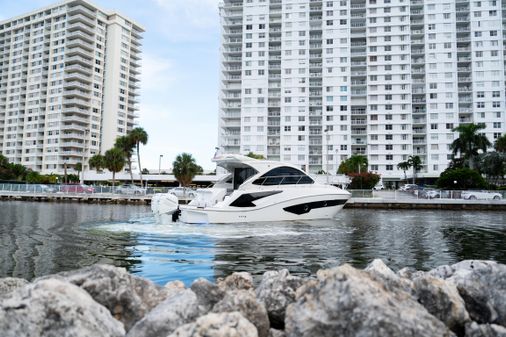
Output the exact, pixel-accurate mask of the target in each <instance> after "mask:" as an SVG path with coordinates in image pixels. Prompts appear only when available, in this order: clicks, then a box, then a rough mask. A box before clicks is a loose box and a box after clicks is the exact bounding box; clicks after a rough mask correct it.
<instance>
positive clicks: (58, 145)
mask: <svg viewBox="0 0 506 337" xmlns="http://www.w3.org/2000/svg"><path fill="white" fill-rule="evenodd" d="M143 31H144V30H143V28H142V27H141V26H139V25H138V24H136V23H134V22H133V21H131V20H129V19H127V18H125V17H124V16H122V15H120V14H118V13H116V12H109V11H104V10H101V9H99V8H97V7H96V6H94V5H92V4H91V3H89V2H88V1H85V0H67V1H64V2H61V3H57V4H55V5H52V6H49V7H46V8H42V9H39V10H36V11H33V12H31V13H27V14H24V15H20V16H18V17H15V18H12V19H9V20H5V21H1V22H0V153H1V154H3V155H4V156H6V157H7V158H8V159H9V160H10V161H11V162H14V163H19V164H22V165H24V166H26V167H28V168H30V169H33V170H35V171H38V172H43V173H51V172H54V173H61V172H63V170H64V167H67V168H68V169H69V170H71V169H72V168H73V167H74V165H75V164H77V163H84V168H85V169H87V168H88V165H87V159H88V158H89V157H91V156H93V155H94V154H97V153H100V152H102V153H103V152H104V151H106V150H108V149H109V148H111V147H112V146H113V145H114V142H115V139H116V138H117V137H118V136H120V135H124V134H126V133H127V131H129V130H131V129H132V128H133V127H134V125H135V118H136V117H137V106H136V103H137V99H138V96H139V92H138V89H139V87H138V83H139V73H140V63H139V61H140V53H141V42H140V41H141V39H142V36H141V35H142V32H143Z"/></svg>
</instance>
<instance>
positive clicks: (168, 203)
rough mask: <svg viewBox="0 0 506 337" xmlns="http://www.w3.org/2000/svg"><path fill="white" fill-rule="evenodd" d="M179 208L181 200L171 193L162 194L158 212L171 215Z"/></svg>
mask: <svg viewBox="0 0 506 337" xmlns="http://www.w3.org/2000/svg"><path fill="white" fill-rule="evenodd" d="M178 209H179V200H178V199H177V197H176V196H175V195H172V194H170V193H167V194H164V195H162V196H160V200H159V201H158V213H159V214H162V215H163V214H167V215H171V214H173V213H174V212H176V211H177V210H178Z"/></svg>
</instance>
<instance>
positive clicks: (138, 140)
mask: <svg viewBox="0 0 506 337" xmlns="http://www.w3.org/2000/svg"><path fill="white" fill-rule="evenodd" d="M129 136H130V137H131V138H132V141H133V143H134V144H135V147H136V149H137V162H138V163H139V176H140V178H141V186H144V185H143V182H142V167H141V155H140V153H139V147H140V146H139V145H140V144H142V145H146V144H147V143H148V133H147V132H146V131H145V130H144V129H143V128H139V127H138V128H135V129H133V130H132V131H130V133H129Z"/></svg>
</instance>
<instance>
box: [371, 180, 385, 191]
mask: <svg viewBox="0 0 506 337" xmlns="http://www.w3.org/2000/svg"><path fill="white" fill-rule="evenodd" d="M372 189H373V190H375V191H381V190H384V189H385V186H383V182H381V181H379V182H378V183H377V184H376V185H375V186H374V187H373V188H372Z"/></svg>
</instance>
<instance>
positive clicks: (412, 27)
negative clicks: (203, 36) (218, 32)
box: [219, 0, 506, 180]
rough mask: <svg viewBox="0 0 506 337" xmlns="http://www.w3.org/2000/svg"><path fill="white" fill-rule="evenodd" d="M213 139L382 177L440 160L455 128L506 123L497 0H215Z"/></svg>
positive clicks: (493, 130) (316, 167)
mask: <svg viewBox="0 0 506 337" xmlns="http://www.w3.org/2000/svg"><path fill="white" fill-rule="evenodd" d="M221 20H222V47H221V54H222V60H221V64H222V68H221V95H220V112H219V118H220V119H219V145H220V147H221V148H222V149H223V150H224V151H226V152H234V153H248V152H250V151H252V152H254V153H258V154H263V155H264V156H266V157H267V158H271V159H274V160H282V161H288V162H292V163H294V164H297V165H299V166H300V167H301V168H303V169H306V170H308V171H310V172H317V171H320V170H324V171H329V172H335V171H336V169H337V167H338V166H339V164H340V162H341V161H343V160H344V159H346V158H349V157H350V156H351V155H352V154H365V155H367V157H368V161H369V169H370V170H371V171H376V172H379V173H380V174H381V175H382V177H383V179H384V180H399V179H401V178H403V177H404V173H403V171H402V170H399V169H398V168H397V164H398V163H399V162H401V161H406V160H407V159H408V157H409V156H411V155H418V156H420V157H421V159H422V161H423V169H422V170H421V172H420V173H419V174H418V176H420V177H437V176H439V174H440V173H441V172H442V171H443V170H444V169H445V168H446V167H447V166H448V162H449V160H450V157H451V151H450V149H449V146H450V144H451V143H452V141H453V140H454V139H455V137H456V134H455V133H454V132H452V129H453V128H454V127H456V126H458V125H459V124H462V123H470V122H474V123H485V125H486V129H485V134H486V135H487V137H488V138H489V139H490V140H491V141H493V140H494V139H495V138H497V137H499V136H500V135H501V134H502V133H504V132H505V130H506V111H505V110H506V109H505V81H506V76H505V62H506V59H505V54H506V48H505V42H504V41H503V38H504V39H506V28H505V31H504V32H505V33H503V25H505V26H504V27H506V1H500V0H497V1H495V0H494V1H489V0H482V1H476V0H328V1H318V0H283V1H282V0H270V1H269V0H224V1H223V4H222V6H221Z"/></svg>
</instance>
